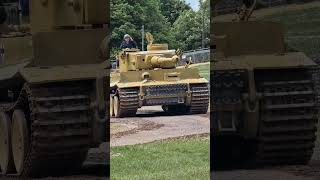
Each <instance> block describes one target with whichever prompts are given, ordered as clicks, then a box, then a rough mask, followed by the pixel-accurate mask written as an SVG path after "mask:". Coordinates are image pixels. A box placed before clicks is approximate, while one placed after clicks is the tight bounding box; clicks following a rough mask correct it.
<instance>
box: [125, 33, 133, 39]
mask: <svg viewBox="0 0 320 180" xmlns="http://www.w3.org/2000/svg"><path fill="white" fill-rule="evenodd" d="M126 38H131V36H130V35H129V34H126V35H124V37H123V39H126Z"/></svg>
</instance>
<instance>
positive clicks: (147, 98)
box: [111, 68, 209, 116]
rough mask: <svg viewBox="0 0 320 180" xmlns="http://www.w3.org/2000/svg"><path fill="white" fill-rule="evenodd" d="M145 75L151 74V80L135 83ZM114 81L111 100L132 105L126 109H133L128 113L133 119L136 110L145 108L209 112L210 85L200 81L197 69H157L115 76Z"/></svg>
mask: <svg viewBox="0 0 320 180" xmlns="http://www.w3.org/2000/svg"><path fill="white" fill-rule="evenodd" d="M144 74H149V76H150V79H148V80H143V79H142V80H140V81H133V80H132V79H133V78H136V79H141V77H143V75H144ZM111 76H112V75H111ZM129 77H130V78H131V79H130V78H129ZM126 80H127V81H126ZM112 81H113V82H112V83H111V96H112V97H114V96H118V97H119V99H120V100H121V99H123V104H126V103H125V102H129V101H130V102H131V104H130V105H129V104H127V106H128V107H130V108H128V111H130V112H131V113H129V114H131V115H135V113H136V111H137V109H138V108H141V107H142V106H159V105H161V106H163V109H164V110H165V111H167V110H168V111H169V109H175V108H176V107H179V108H178V109H175V111H176V113H183V112H184V113H188V112H189V113H192V112H193V113H206V112H207V109H208V105H209V88H208V81H207V80H206V79H204V78H201V77H200V76H199V74H198V71H197V70H196V69H184V68H180V69H158V70H150V71H148V70H144V71H134V72H123V73H120V74H119V73H115V74H114V75H113V80H112ZM128 91H130V93H129V92H128ZM127 94H131V96H127ZM122 96H123V97H122ZM125 96H126V97H125ZM112 97H111V98H112ZM121 97H122V98H121ZM128 97H131V100H129V99H127V98H128ZM200 101H202V103H200ZM196 106H197V107H196ZM192 107H193V110H192ZM124 108H125V107H124ZM125 109H126V108H125ZM129 109H130V110H129ZM196 109H197V110H196ZM170 112H171V111H170ZM125 114H126V115H127V113H125ZM113 115H115V114H113ZM126 115H123V116H126Z"/></svg>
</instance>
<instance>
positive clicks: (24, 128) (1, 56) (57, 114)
mask: <svg viewBox="0 0 320 180" xmlns="http://www.w3.org/2000/svg"><path fill="white" fill-rule="evenodd" d="M19 2H24V3H26V4H22V6H21V7H22V9H23V12H22V14H12V13H6V12H19V11H11V10H10V9H14V8H16V9H18V7H19V4H18V3H19ZM107 4H108V1H104V0H83V1H77V0H72V1H70V0H33V1H30V2H29V1H18V0H16V1H11V3H9V4H8V3H6V4H0V15H1V18H0V20H2V22H0V23H1V25H0V104H1V109H0V174H2V175H3V176H8V177H12V176H14V177H24V178H27V177H34V176H36V177H38V176H45V175H55V174H57V173H60V172H67V171H71V170H74V169H75V168H78V167H81V165H82V163H83V161H84V160H85V159H86V156H87V152H88V150H89V148H91V147H98V146H99V145H100V144H101V143H102V142H106V141H107V139H108V137H107V136H108V134H109V131H108V129H107V126H108V124H107V120H108V118H109V116H108V115H109V114H108V115H106V113H105V112H106V109H107V108H106V101H107V99H108V98H106V94H107V93H108V92H109V90H108V88H109V87H108V86H107V84H106V82H107V80H108V79H109V69H108V68H109V65H108V62H107V61H106V60H107V59H106V58H107V53H105V52H107V51H108V50H107V48H108V47H107V46H106V45H107V44H108V42H106V40H105V41H104V42H102V41H101V40H102V39H104V38H105V37H106V36H107V32H108V28H107V27H108V24H109V20H108V17H107V16H106V15H107V14H108V7H107V6H106V5H107ZM29 7H30V14H28V9H29ZM21 15H22V16H24V18H22V19H23V20H24V22H18V24H8V23H9V22H8V20H9V19H14V18H11V17H10V16H14V17H20V16H21ZM29 21H30V22H29ZM21 23H28V24H21Z"/></svg>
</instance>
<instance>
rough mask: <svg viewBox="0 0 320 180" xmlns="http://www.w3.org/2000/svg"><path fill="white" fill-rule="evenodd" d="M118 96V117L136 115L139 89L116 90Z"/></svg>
mask: <svg viewBox="0 0 320 180" xmlns="http://www.w3.org/2000/svg"><path fill="white" fill-rule="evenodd" d="M118 95H119V101H120V103H119V104H120V108H119V109H120V117H124V116H133V115H136V113H137V110H138V108H139V89H138V88H123V89H118Z"/></svg>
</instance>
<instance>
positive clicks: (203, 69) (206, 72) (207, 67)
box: [196, 63, 210, 81]
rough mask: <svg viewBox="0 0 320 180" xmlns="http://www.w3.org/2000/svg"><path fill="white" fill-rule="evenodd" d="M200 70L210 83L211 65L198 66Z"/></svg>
mask: <svg viewBox="0 0 320 180" xmlns="http://www.w3.org/2000/svg"><path fill="white" fill-rule="evenodd" d="M196 68H198V69H199V72H200V75H201V76H202V77H204V78H206V79H207V80H208V81H209V80H210V64H208V63H204V64H199V65H198V66H196Z"/></svg>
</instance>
